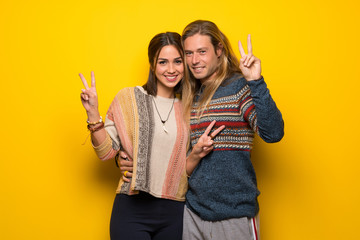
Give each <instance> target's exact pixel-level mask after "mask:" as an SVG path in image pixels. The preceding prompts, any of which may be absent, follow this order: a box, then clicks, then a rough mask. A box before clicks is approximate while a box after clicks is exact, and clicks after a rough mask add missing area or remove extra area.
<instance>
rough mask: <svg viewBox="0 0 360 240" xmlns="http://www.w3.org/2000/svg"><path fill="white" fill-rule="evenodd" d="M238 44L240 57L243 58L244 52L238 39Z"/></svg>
mask: <svg viewBox="0 0 360 240" xmlns="http://www.w3.org/2000/svg"><path fill="white" fill-rule="evenodd" d="M238 45H239V52H240V55H241V57H242V58H243V57H245V56H246V53H245V51H244V48H243V45H242V44H241V41H240V40H239V41H238Z"/></svg>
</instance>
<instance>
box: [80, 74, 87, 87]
mask: <svg viewBox="0 0 360 240" xmlns="http://www.w3.org/2000/svg"><path fill="white" fill-rule="evenodd" d="M79 76H80V78H81V81H82V83H83V85H84V87H85V88H86V89H89V85H88V84H87V81H86V79H85V77H84V75H82V74H81V73H79Z"/></svg>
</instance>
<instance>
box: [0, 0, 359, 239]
mask: <svg viewBox="0 0 360 240" xmlns="http://www.w3.org/2000/svg"><path fill="white" fill-rule="evenodd" d="M100 2H102V3H100ZM130 2H131V1H92V0H90V1H89V0H88V1H85V0H81V1H76V0H72V1H67V0H66V1H41V0H34V1H18V0H14V1H2V2H1V3H0V56H1V58H0V61H1V62H0V79H1V80H0V81H1V94H0V103H1V118H0V119H1V120H0V121H1V124H0V129H1V144H0V146H1V161H0V182H1V186H0V187H1V189H0V193H1V195H0V239H96V240H97V239H108V238H109V237H108V226H109V219H110V214H111V208H112V202H113V198H114V194H115V188H116V186H117V182H118V179H119V174H118V169H117V168H116V167H115V164H114V162H113V161H108V162H101V161H100V160H99V159H97V157H96V156H95V154H94V152H93V150H92V148H91V145H90V142H89V140H87V142H86V144H85V145H82V143H83V142H84V141H85V139H86V137H87V135H88V132H87V129H86V122H85V121H86V114H85V111H84V109H83V108H82V105H81V103H80V89H81V88H82V84H81V81H80V78H79V77H78V73H79V72H82V73H83V74H84V75H85V76H86V77H87V78H89V76H90V71H91V70H93V71H95V75H96V79H97V88H98V94H99V99H100V112H101V114H102V115H103V116H105V113H106V111H107V108H108V106H109V104H110V102H111V100H112V98H113V97H114V96H115V94H116V93H117V91H118V90H119V89H121V88H123V87H126V86H133V85H140V84H143V83H144V82H145V80H146V77H147V72H148V63H147V45H148V42H149V40H150V39H151V37H152V36H153V35H155V34H156V33H158V32H163V31H167V30H171V31H177V32H181V31H182V29H183V28H184V27H185V25H186V24H188V23H189V22H191V21H193V20H196V19H208V20H212V21H214V22H215V23H216V24H217V25H218V26H219V27H220V29H221V30H223V32H225V33H226V35H227V36H228V37H229V39H230V41H231V43H232V45H233V47H234V50H236V52H237V40H238V39H240V40H242V41H244V42H245V41H246V35H247V34H248V33H251V34H252V40H253V48H254V54H255V55H256V56H258V57H259V58H260V59H261V60H262V66H263V75H264V77H265V80H266V82H267V83H268V86H269V88H270V91H271V93H272V95H273V97H274V99H275V101H276V103H277V105H278V107H279V108H280V110H281V111H282V114H283V116H284V120H285V132H286V133H285V137H284V139H283V140H282V141H281V142H280V143H277V144H265V143H263V142H262V141H260V140H259V139H257V140H256V144H255V150H254V151H253V162H254V165H255V168H256V172H257V176H258V183H259V188H260V191H261V195H260V197H259V201H260V208H261V212H260V213H261V235H262V239H264V240H282V239H294V240H295V239H301V240H304V239H359V237H358V235H359V233H358V231H357V230H358V226H359V223H358V217H359V214H360V207H359V202H360V191H359V186H358V184H359V166H360V163H359V156H358V155H359V154H358V142H359V140H358V138H359V135H360V130H359V115H360V112H359V106H358V104H359V100H358V97H359V95H360V93H359V87H360V84H359V80H360V78H359V73H358V69H359V65H360V61H359V55H360V51H359V50H360V47H359V43H360V38H359V24H360V21H359V18H358V15H359V4H358V3H357V1H355V0H343V1H331V0H330V1H313V0H303V1H297V2H292V1H285V0H275V1H265V0H258V1H239V0H232V1H201V0H199V1H194V0H190V1H189V0H185V1H148V0H138V1H132V2H133V3H130ZM237 54H238V53H237ZM238 56H239V54H238ZM219 181H221V179H219Z"/></svg>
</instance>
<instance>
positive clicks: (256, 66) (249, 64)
mask: <svg viewBox="0 0 360 240" xmlns="http://www.w3.org/2000/svg"><path fill="white" fill-rule="evenodd" d="M247 49H248V53H247V54H246V53H245V51H244V48H243V46H242V44H241V41H239V51H240V55H241V59H240V66H239V67H240V70H241V72H242V74H243V76H244V78H245V79H246V80H247V81H253V80H258V79H260V78H261V61H260V59H258V58H257V57H255V56H254V55H253V53H252V45H251V36H250V34H249V35H248V38H247Z"/></svg>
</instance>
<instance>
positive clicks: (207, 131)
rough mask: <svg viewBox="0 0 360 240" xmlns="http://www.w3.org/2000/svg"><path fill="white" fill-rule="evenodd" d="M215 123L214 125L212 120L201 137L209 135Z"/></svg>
mask: <svg viewBox="0 0 360 240" xmlns="http://www.w3.org/2000/svg"><path fill="white" fill-rule="evenodd" d="M215 123H216V121H215V120H214V121H212V122H211V123H210V124H209V126H208V127H207V128H206V129H205V132H204V134H203V136H208V135H209V133H210V131H211V129H212V128H213V127H214V125H215Z"/></svg>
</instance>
